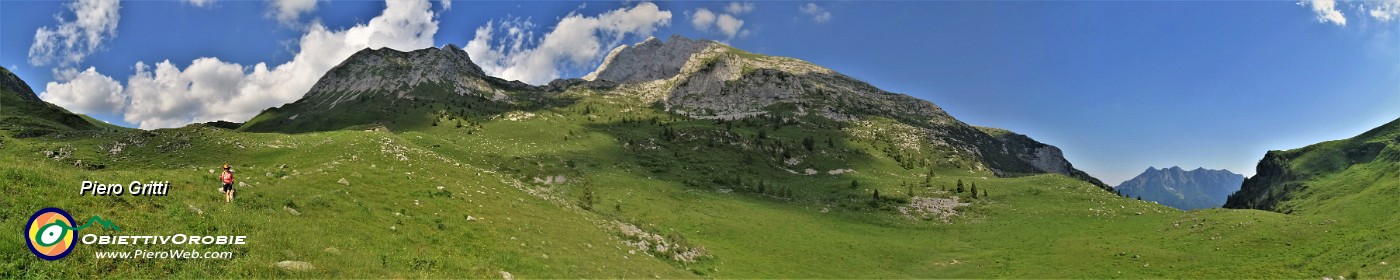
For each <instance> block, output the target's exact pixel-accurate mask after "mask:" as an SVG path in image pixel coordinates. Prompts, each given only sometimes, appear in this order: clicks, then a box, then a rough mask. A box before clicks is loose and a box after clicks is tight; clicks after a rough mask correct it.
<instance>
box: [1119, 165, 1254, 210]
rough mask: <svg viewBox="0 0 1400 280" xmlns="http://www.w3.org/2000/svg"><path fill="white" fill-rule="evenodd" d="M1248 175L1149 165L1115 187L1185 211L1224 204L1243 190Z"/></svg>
mask: <svg viewBox="0 0 1400 280" xmlns="http://www.w3.org/2000/svg"><path fill="white" fill-rule="evenodd" d="M1243 181H1244V175H1240V174H1235V173H1233V172H1230V171H1229V170H1224V169H1220V170H1212V169H1205V168H1196V169H1194V170H1189V171H1188V170H1184V169H1181V167H1176V166H1172V167H1171V168H1163V169H1157V168H1155V167H1148V168H1147V170H1144V171H1143V172H1142V174H1138V176H1137V177H1133V179H1130V180H1127V181H1123V183H1122V184H1119V185H1118V186H1117V187H1114V190H1116V191H1118V192H1119V193H1120V194H1122V195H1125V196H1127V197H1135V198H1142V199H1143V200H1149V201H1156V202H1157V203H1161V204H1162V205H1166V206H1171V207H1172V208H1177V209H1181V210H1192V209H1201V208H1213V207H1220V206H1221V205H1224V204H1225V198H1226V197H1228V196H1230V194H1231V193H1234V192H1235V191H1237V190H1239V189H1240V183H1241V182H1243Z"/></svg>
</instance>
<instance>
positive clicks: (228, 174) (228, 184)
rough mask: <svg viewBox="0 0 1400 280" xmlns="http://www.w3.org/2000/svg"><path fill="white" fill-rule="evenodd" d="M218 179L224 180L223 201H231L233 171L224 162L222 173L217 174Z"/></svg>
mask: <svg viewBox="0 0 1400 280" xmlns="http://www.w3.org/2000/svg"><path fill="white" fill-rule="evenodd" d="M219 181H223V182H224V188H223V189H222V190H223V191H224V203H230V202H233V171H231V170H229V166H228V164H224V173H222V174H219Z"/></svg>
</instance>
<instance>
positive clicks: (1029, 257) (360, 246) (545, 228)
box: [0, 96, 1400, 278]
mask: <svg viewBox="0 0 1400 280" xmlns="http://www.w3.org/2000/svg"><path fill="white" fill-rule="evenodd" d="M586 98H588V99H587V101H585V102H578V103H574V104H573V105H571V106H567V107H557V108H553V109H535V110H533V111H531V112H530V113H531V114H533V115H534V116H533V117H528V118H524V119H523V120H521V118H516V119H517V120H515V121H512V120H507V119H505V118H497V119H495V120H487V121H482V122H480V124H479V125H468V126H465V127H461V128H458V127H456V126H455V125H450V126H449V125H440V126H426V127H419V128H418V129H415V130H406V131H405V130H396V132H393V133H385V132H363V131H337V132H324V133H304V134H290V135H288V134H273V133H239V132H232V131H227V130H221V129H210V128H198V127H191V128H184V129H175V130H161V131H156V132H106V133H105V134H99V135H96V136H95V137H72V138H54V139H50V138H31V139H13V138H4V139H3V141H4V142H3V144H2V145H0V154H3V155H5V156H4V157H0V166H3V167H4V168H3V170H0V193H3V196H0V205H4V207H0V211H4V213H3V214H4V215H0V224H2V225H0V227H7V228H22V227H23V225H22V223H23V222H24V220H23V219H24V218H25V217H27V215H28V214H30V213H32V212H31V211H34V210H36V209H39V208H42V207H46V206H58V207H63V208H65V209H66V210H68V211H69V212H70V213H73V214H74V215H75V216H76V217H75V218H79V219H82V218H85V217H86V216H89V215H93V214H99V215H102V216H103V217H106V218H109V219H112V220H114V221H116V222H117V223H118V225H119V226H122V227H123V228H125V229H126V230H127V231H129V232H130V233H131V234H136V233H157V234H160V233H164V234H173V233H178V232H193V233H201V234H204V233H214V234H246V235H249V236H250V242H251V244H250V245H248V246H243V247H232V248H230V249H231V250H234V251H235V252H237V254H238V256H237V257H236V258H235V259H233V260H186V261H158V260H141V261H111V260H95V259H93V257H92V256H91V252H92V251H94V250H95V249H97V248H96V246H80V247H78V251H77V252H75V253H74V255H72V256H70V257H69V258H70V259H65V260H63V261H60V262H46V261H41V260H38V259H37V258H34V257H33V256H31V255H30V254H29V253H28V252H27V251H26V250H25V249H24V248H23V246H24V245H22V244H23V243H22V239H21V237H19V236H18V235H0V244H4V246H7V247H8V248H6V249H4V250H0V259H3V260H4V261H2V262H0V277H4V278H13V277H26V278H27V277H39V276H54V277H79V276H117V277H162V276H187V277H229V276H256V277H337V276H339V277H463V276H465V277H474V278H493V277H499V276H500V275H499V272H498V271H509V272H511V273H512V274H514V275H516V276H517V277H529V278H535V277H547V278H559V277H628V278H640V277H650V276H659V277H666V278H676V277H694V276H705V277H724V278H772V277H832V278H872V277H1021V278H1061V277H1085V278H1117V277H1133V278H1138V277H1180V278H1219V277H1251V278H1304V277H1317V276H1325V275H1346V274H1348V273H1351V272H1358V273H1359V274H1360V275H1361V276H1363V277H1374V276H1382V277H1396V274H1395V273H1396V272H1395V269H1394V268H1393V267H1394V265H1391V266H1379V265H1377V264H1376V263H1378V262H1380V261H1388V262H1390V263H1395V262H1396V261H1400V259H1397V257H1396V256H1397V251H1396V247H1395V245H1394V242H1393V240H1391V239H1388V237H1384V236H1387V232H1392V231H1393V230H1395V228H1394V227H1386V226H1377V223H1378V222H1385V220H1380V221H1377V220H1374V219H1386V218H1388V219H1391V220H1389V221H1393V219H1394V217H1395V215H1394V214H1393V213H1389V214H1387V213H1384V212H1376V211H1384V210H1383V209H1377V208H1375V207H1360V206H1357V205H1356V204H1354V203H1347V202H1357V203H1360V202H1366V203H1374V202H1377V201H1373V200H1377V199H1385V198H1386V197H1390V198H1393V197H1395V196H1394V195H1390V196H1386V194H1384V193H1377V194H1374V196H1369V197H1367V198H1359V197H1358V198H1355V199H1357V200H1354V201H1346V200H1338V201H1339V202H1338V204H1330V205H1329V206H1326V207H1320V208H1318V209H1329V210H1328V211H1319V212H1317V213H1296V214H1293V215H1284V214H1278V213H1273V212H1264V211H1256V210H1204V211H1192V212H1180V211H1176V210H1173V209H1170V208H1166V207H1163V206H1159V205H1155V204H1150V203H1145V202H1140V201H1136V200H1128V199H1122V198H1119V197H1116V196H1113V195H1112V194H1109V193H1107V192H1103V191H1101V190H1099V189H1097V188H1096V187H1094V186H1093V185H1090V184H1088V183H1084V182H1082V181H1079V180H1074V179H1071V178H1068V177H1064V176H1060V175H1041V176H1031V177H1021V178H995V177H993V176H991V175H990V174H985V173H976V172H969V171H964V170H956V169H946V168H945V169H936V170H935V174H936V177H934V178H931V179H929V181H930V185H931V186H932V187H930V188H924V187H922V186H919V187H916V188H915V192H916V194H918V195H921V196H924V195H928V196H947V195H946V194H932V193H933V192H935V191H937V190H940V189H942V188H945V187H949V188H951V186H952V185H954V184H955V182H956V181H957V180H963V181H966V182H976V183H977V184H978V186H979V188H982V189H985V190H988V192H989V193H990V198H983V199H978V200H976V201H975V202H974V204H972V205H971V206H968V207H965V208H963V211H964V215H963V216H961V217H959V218H955V219H954V220H952V221H951V223H948V224H945V223H942V222H939V221H936V220H935V221H920V220H910V219H906V218H903V217H901V216H900V215H899V214H898V213H897V212H895V211H893V210H892V209H893V206H894V205H895V204H897V203H898V200H899V199H900V198H901V197H903V196H905V194H904V193H905V192H906V191H907V189H906V188H904V187H900V185H901V184H902V182H909V183H915V182H919V183H922V182H923V181H924V180H925V179H924V177H923V175H924V174H926V173H927V172H926V171H925V170H922V169H912V170H911V169H905V168H904V167H901V165H900V164H898V163H896V162H895V161H894V160H893V159H891V158H889V157H888V156H887V155H888V153H883V152H881V150H882V149H883V148H885V147H888V146H889V145H890V144H889V143H886V142H881V141H879V140H870V139H860V138H854V137H853V138H851V139H850V140H849V141H846V140H840V141H835V143H833V145H831V146H827V145H825V143H821V144H820V145H817V146H818V148H815V149H813V150H812V151H805V149H803V148H800V147H801V145H800V144H798V143H799V142H800V141H801V137H805V136H808V135H812V134H817V135H824V134H830V135H838V136H839V135H844V134H845V133H848V132H849V131H850V130H834V129H820V130H816V132H812V131H813V130H812V129H805V128H804V127H800V126H799V127H791V126H789V127H780V128H777V129H774V127H773V126H771V124H764V123H758V124H755V125H752V126H745V125H738V126H736V127H734V128H733V129H732V130H733V131H734V132H733V134H734V135H740V136H736V138H732V139H731V140H733V141H731V142H725V141H717V140H714V139H729V138H723V137H722V136H716V135H724V134H723V133H724V132H722V131H727V130H728V129H725V128H723V127H722V126H721V125H719V124H716V123H714V122H712V121H690V120H681V119H675V118H668V117H667V115H664V114H663V113H660V112H656V111H654V110H651V109H650V108H637V107H629V106H627V105H621V104H629V103H627V102H615V101H616V100H610V99H609V98H610V97H598V96H589V97H586ZM587 106H592V107H591V109H585V108H586V107H587ZM585 110H587V111H591V112H590V114H583V113H582V112H584V111H585ZM523 113H524V112H508V113H506V114H507V115H512V114H513V115H514V116H524V114H523ZM448 115H450V114H448ZM432 117H439V118H440V122H441V123H454V124H455V121H454V120H453V118H467V117H470V116H442V115H432V116H429V118H432ZM651 117H657V118H658V119H659V122H660V123H661V124H662V125H653V124H651V123H650V122H649V121H637V122H631V121H629V122H623V121H622V120H623V119H624V118H625V119H628V120H649V119H650V118H651ZM469 123H471V122H469ZM663 125H669V126H670V127H671V128H673V129H675V130H676V131H678V133H677V134H678V135H679V136H678V137H677V140H674V141H664V140H659V139H657V138H658V135H663V133H664V131H665V130H664V129H665V128H664V127H665V126H663ZM760 129H763V130H765V134H766V135H767V137H766V138H764V139H766V140H758V139H757V136H756V135H757V134H758V130H760ZM707 135H708V136H707ZM818 139H820V137H818ZM114 141H121V142H126V143H129V144H130V143H134V142H138V141H145V144H144V146H137V145H135V144H130V145H128V146H126V147H125V150H124V151H122V152H120V153H116V154H115V155H114V154H111V153H108V152H107V151H109V150H110V149H109V148H110V145H111V144H112V143H113V142H114ZM756 141H757V142H756ZM764 141H766V142H764ZM710 142H719V143H718V144H714V145H715V147H710V146H709V145H710V144H709V143H710ZM752 143H768V144H767V145H779V146H784V147H788V148H792V149H793V150H796V151H795V152H794V156H796V157H800V158H803V159H804V160H803V162H802V163H798V164H794V165H787V164H784V163H780V162H781V159H780V158H779V157H778V156H776V155H774V153H772V152H769V151H755V150H745V149H743V148H741V147H744V146H745V145H748V146H750V147H753V146H755V145H753V144H752ZM59 147H68V148H69V149H71V150H75V151H76V152H75V153H74V155H73V156H72V157H71V158H67V159H63V160H51V159H41V158H42V155H41V151H43V150H54V149H57V148H59ZM211 155H218V156H211ZM399 155H403V157H402V158H406V160H400V159H401V157H399ZM755 155H757V156H755ZM76 159H83V160H85V161H87V162H93V161H97V162H103V163H105V166H107V168H106V169H101V170H80V169H75V168H73V167H69V166H70V165H71V164H72V162H73V161H74V160H76ZM746 160H747V161H748V162H746ZM225 162H231V163H233V164H234V165H235V166H236V169H237V170H238V171H239V172H240V173H239V174H240V176H241V178H242V179H241V180H243V181H244V182H248V183H249V184H251V185H252V186H250V187H244V188H242V189H240V190H241V191H242V192H241V194H242V197H241V198H240V200H239V201H238V202H237V203H235V204H233V205H225V204H223V203H222V202H221V201H220V195H219V194H218V193H217V192H216V191H215V188H216V186H217V185H216V184H215V182H214V174H212V173H211V171H210V169H213V168H215V166H218V165H221V164H223V163H225ZM281 164H287V165H288V166H289V167H288V168H287V169H281V168H278V167H279V166H280V165H281ZM784 168H786V169H791V170H794V171H797V172H799V173H801V172H803V169H806V168H811V169H814V170H821V171H823V172H820V173H819V174H818V175H810V176H809V175H796V174H791V173H788V172H787V171H785V170H783V169H784ZM841 168H850V169H854V170H856V172H855V173H846V174H838V175H830V174H827V173H825V172H824V171H826V170H833V169H841ZM1378 170H1379V169H1378ZM1390 170H1394V169H1390ZM1373 171H1374V170H1373ZM1386 174H1391V175H1375V174H1372V173H1365V174H1361V175H1354V176H1392V177H1391V178H1393V176H1394V175H1393V173H1386ZM284 175H285V176H286V178H282V176H284ZM551 175H553V176H557V175H565V176H566V177H567V178H569V180H568V182H567V183H564V184H554V185H545V184H540V183H532V181H533V179H534V178H536V177H543V176H551ZM730 176H735V177H738V179H737V180H730V179H728V178H729V177H730ZM340 178H345V179H346V180H348V181H349V182H350V185H349V186H346V185H341V184H337V183H336V181H337V180H338V179H340ZM84 179H94V180H100V181H130V180H149V179H161V180H169V181H172V182H173V183H175V185H176V187H175V188H174V189H173V190H172V194H171V196H169V197H130V196H124V197H120V198H112V197H97V198H94V197H77V196H76V195H75V194H76V191H77V188H78V183H79V182H80V181H81V180H84ZM851 180H857V181H859V182H860V187H858V188H856V189H851V188H849V187H848V184H849V182H850V181H851ZM514 182H524V183H523V184H521V185H520V186H519V187H515V186H514ZM757 182H762V183H763V184H765V185H766V186H769V190H770V192H768V193H765V194H759V193H755V192H753V191H742V190H745V189H751V188H753V187H754V185H756V184H757ZM1338 182H1340V181H1338ZM1391 182H1394V180H1392V181H1391ZM437 186H442V187H443V188H444V190H438V189H437ZM775 187H777V188H785V189H790V190H792V193H794V195H792V196H784V195H779V194H775V193H773V192H771V190H772V189H774V188H775ZM584 188H590V189H593V190H594V192H595V197H596V199H595V201H596V203H595V204H596V205H595V206H594V210H592V211H584V210H581V209H579V208H578V207H575V206H574V204H575V203H576V202H577V199H578V198H579V197H580V196H581V193H582V190H583V189H584ZM1369 189H1374V191H1375V192H1382V191H1389V192H1393V191H1394V190H1396V189H1400V188H1394V187H1386V188H1369ZM873 190H879V191H880V192H881V193H882V194H885V197H888V198H889V199H888V200H886V201H885V202H884V204H882V205H873V206H872V205H870V204H868V200H869V197H870V194H869V193H870V191H873ZM531 193H535V194H538V195H532V194H531ZM449 194H450V196H449ZM1363 199H1369V200H1364V201H1363ZM1319 201H1323V200H1322V199H1319ZM1325 201H1333V200H1330V199H1329V200H1325ZM288 207H290V208H293V209H296V210H297V211H298V212H300V213H301V214H300V215H293V214H291V212H290V211H288V210H285V208H288ZM196 208H197V209H200V210H198V211H203V212H204V214H202V215H201V214H198V213H197V212H198V211H196V210H194V209H196ZM1368 211H1369V212H1368ZM1368 214H1375V215H1376V216H1374V217H1380V218H1360V217H1359V215H1368ZM466 215H471V216H473V217H478V218H481V219H480V220H477V221H467V220H466V218H465V216H466ZM614 220H616V221H624V222H628V223H631V224H636V225H639V226H641V227H642V228H644V229H646V230H648V231H651V232H655V233H658V234H661V235H665V236H668V238H671V239H672V240H684V241H683V242H684V243H687V244H690V245H696V246H703V247H704V248H706V250H707V251H708V252H709V253H710V255H712V256H713V257H712V258H708V259H702V260H701V261H700V262H698V263H689V264H683V263H677V262H673V261H670V260H665V259H660V258H654V257H651V256H648V255H647V254H645V253H637V252H629V251H635V250H634V249H632V248H630V247H627V246H626V245H624V244H623V243H622V242H621V240H620V238H619V233H618V230H617V229H616V228H615V227H612V226H610V221H614ZM1390 224H1391V225H1394V224H1396V223H1394V222H1390ZM391 228H393V229H391ZM330 247H334V248H336V250H338V251H339V253H328V252H326V249H327V248H330ZM1338 248H1340V249H1338ZM148 249H162V248H159V247H155V248H148ZM210 249H221V248H210ZM281 260H302V261H308V262H311V263H312V264H314V265H316V267H317V269H316V270H315V272H311V273H305V274H295V273H286V272H282V271H280V270H276V269H274V268H272V267H271V266H270V265H271V264H272V263H274V262H277V261H281ZM73 264H90V265H73Z"/></svg>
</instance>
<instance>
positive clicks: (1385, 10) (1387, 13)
mask: <svg viewBox="0 0 1400 280" xmlns="http://www.w3.org/2000/svg"><path fill="white" fill-rule="evenodd" d="M1373 4H1374V5H1375V6H1374V7H1372V8H1371V9H1370V10H1368V11H1366V12H1367V14H1369V15H1371V17H1373V18H1376V19H1377V20H1380V21H1382V22H1390V21H1391V20H1393V19H1395V17H1396V16H1397V15H1400V0H1386V1H1380V2H1375V3H1373Z"/></svg>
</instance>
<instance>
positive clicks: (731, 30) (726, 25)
mask: <svg viewBox="0 0 1400 280" xmlns="http://www.w3.org/2000/svg"><path fill="white" fill-rule="evenodd" d="M715 27H718V28H719V33H722V34H724V36H728V37H729V38H734V36H735V35H739V33H740V32H741V30H743V28H744V20H742V19H738V18H735V17H734V16H731V15H729V14H722V15H719V19H717V20H715Z"/></svg>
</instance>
